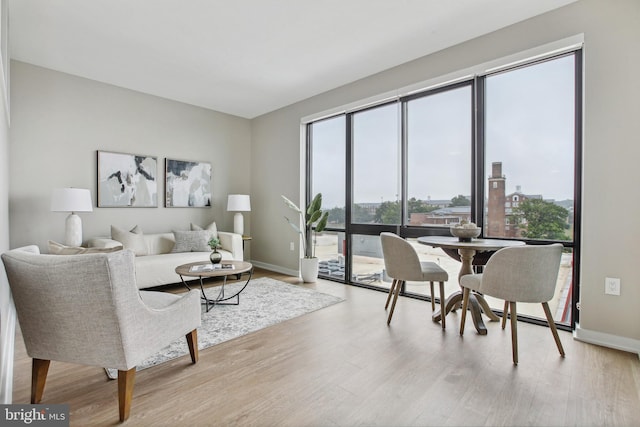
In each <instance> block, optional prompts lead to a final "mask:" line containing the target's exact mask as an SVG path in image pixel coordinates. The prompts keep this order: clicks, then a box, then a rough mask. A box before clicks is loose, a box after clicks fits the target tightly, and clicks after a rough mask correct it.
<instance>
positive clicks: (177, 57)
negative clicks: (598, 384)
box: [9, 0, 575, 118]
mask: <svg viewBox="0 0 640 427" xmlns="http://www.w3.org/2000/svg"><path fill="white" fill-rule="evenodd" d="M573 1H575V0H180V1H178V0H9V19H10V22H9V31H10V38H9V40H10V43H11V46H10V52H11V57H12V58H13V59H17V60H19V61H24V62H28V63H31V64H35V65H39V66H42V67H46V68H50V69H53V70H58V71H62V72H65V73H69V74H73V75H77V76H81V77H86V78H88V79H93V80H97V81H101V82H105V83H109V84H113V85H116V86H120V87H124V88H128V89H133V90H136V91H140V92H144V93H148V94H152V95H157V96H160V97H163V98H169V99H173V100H177V101H181V102H185V103H188V104H193V105H197V106H201V107H205V108H209V109H213V110H217V111H221V112H225V113H229V114H233V115H237V116H241V117H246V118H253V117H256V116H259V115H261V114H264V113H267V112H270V111H273V110H276V109H278V108H281V107H284V106H286V105H289V104H292V103H294V102H297V101H300V100H303V99H306V98H309V97H310V96H313V95H316V94H319V93H322V92H324V91H327V90H329V89H333V88H335V87H338V86H341V85H344V84H347V83H349V82H353V81H355V80H358V79H361V78H363V77H366V76H369V75H372V74H375V73H377V72H380V71H383V70H385V69H388V68H391V67H393V66H396V65H399V64H402V63H404V62H407V61H410V60H412V59H416V58H419V57H421V56H424V55H427V54H429V53H432V52H435V51H438V50H441V49H443V48H446V47H449V46H452V45H454V44H458V43H460V42H463V41H465V40H469V39H472V38H474V37H477V36H480V35H482V34H486V33H488V32H491V31H494V30H497V29H499V28H502V27H505V26H507V25H510V24H513V23H515V22H518V21H521V20H524V19H527V18H529V17H532V16H535V15H538V14H540V13H544V12H546V11H549V10H552V9H555V8H557V7H561V6H563V5H566V4H568V3H572V2H573Z"/></svg>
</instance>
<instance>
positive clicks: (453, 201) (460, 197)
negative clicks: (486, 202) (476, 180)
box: [449, 194, 471, 208]
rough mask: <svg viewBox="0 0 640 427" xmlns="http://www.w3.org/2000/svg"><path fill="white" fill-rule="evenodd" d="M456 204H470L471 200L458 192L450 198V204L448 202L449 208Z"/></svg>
mask: <svg viewBox="0 0 640 427" xmlns="http://www.w3.org/2000/svg"><path fill="white" fill-rule="evenodd" d="M456 206H471V200H469V199H467V198H466V197H464V196H463V195H462V194H458V195H457V196H456V197H454V198H453V199H451V204H449V207H450V208H453V207H456Z"/></svg>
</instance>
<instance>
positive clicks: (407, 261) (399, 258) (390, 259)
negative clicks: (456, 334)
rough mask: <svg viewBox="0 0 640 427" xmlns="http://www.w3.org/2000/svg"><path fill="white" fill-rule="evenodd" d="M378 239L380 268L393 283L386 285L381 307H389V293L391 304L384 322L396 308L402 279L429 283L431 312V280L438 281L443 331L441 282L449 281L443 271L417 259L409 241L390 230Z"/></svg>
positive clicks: (389, 321)
mask: <svg viewBox="0 0 640 427" xmlns="http://www.w3.org/2000/svg"><path fill="white" fill-rule="evenodd" d="M380 242H381V243H382V255H383V257H384V268H385V270H386V271H387V275H388V276H389V277H391V278H392V279H393V282H391V288H389V294H388V295H387V302H386V304H385V306H384V308H385V309H386V308H387V307H388V306H389V301H390V300H391V296H392V295H393V303H392V304H391V310H390V311H389V317H388V318H387V325H389V324H391V318H392V317H393V311H394V309H395V307H396V302H397V301H398V294H400V288H402V285H403V284H404V283H405V282H406V281H415V282H429V286H430V291H431V310H432V311H433V310H435V303H434V299H433V282H438V283H439V284H440V312H441V313H442V315H441V323H442V329H443V330H444V329H445V327H446V324H445V321H446V319H445V315H446V312H445V310H444V301H445V298H444V282H446V281H447V280H449V275H448V273H447V272H446V270H444V269H442V268H441V267H440V266H439V265H438V264H436V263H435V262H429V261H423V262H421V261H420V258H419V257H418V253H417V252H416V250H415V249H414V248H413V246H411V243H409V242H407V241H406V240H405V239H403V238H402V237H400V236H398V235H396V234H394V233H388V232H383V233H380Z"/></svg>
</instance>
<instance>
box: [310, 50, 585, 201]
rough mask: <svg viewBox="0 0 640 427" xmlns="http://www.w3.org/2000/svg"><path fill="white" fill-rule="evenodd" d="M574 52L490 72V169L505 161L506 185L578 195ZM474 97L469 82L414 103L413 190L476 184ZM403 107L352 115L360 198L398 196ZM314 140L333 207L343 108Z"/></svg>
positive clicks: (422, 192) (317, 172) (434, 195)
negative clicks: (575, 190) (473, 167)
mask: <svg viewBox="0 0 640 427" xmlns="http://www.w3.org/2000/svg"><path fill="white" fill-rule="evenodd" d="M573 61H574V59H573V56H566V57H562V58H560V59H555V60H552V61H546V62H543V63H540V64H536V65H533V66H529V67H524V68H520V69H517V70H512V71H509V72H504V73H500V74H495V75H490V76H488V77H487V79H486V92H485V93H486V103H485V105H486V111H485V117H486V120H485V123H486V128H485V140H486V152H485V156H486V160H485V173H486V174H487V177H488V174H490V173H491V163H492V162H502V173H503V174H504V175H505V177H506V191H507V194H508V193H511V192H514V191H516V186H520V187H521V191H522V192H523V193H525V194H540V195H542V196H543V197H544V198H545V199H555V200H564V199H573V186H574V166H573V162H574V129H573V126H574V84H573V73H574V62H573ZM471 98H472V92H471V88H470V86H465V87H460V88H457V89H453V90H449V91H446V92H440V93H437V94H434V95H430V96H427V97H423V98H418V99H414V100H412V101H410V102H409V103H408V108H407V111H408V113H407V135H408V137H407V138H408V148H407V150H408V152H407V164H408V166H407V168H408V170H407V176H408V179H407V181H408V184H407V189H408V194H409V197H416V198H418V199H423V200H424V199H428V198H430V199H432V200H443V199H444V200H450V199H451V198H452V197H455V196H456V195H458V194H463V195H470V194H471V188H470V187H471V185H470V183H471V143H472V140H471V135H472V120H471V109H472V104H471ZM399 108H400V107H399V105H398V104H392V105H385V106H381V107H377V108H373V109H368V110H364V111H362V112H358V113H355V114H354V115H353V144H354V150H353V180H354V201H355V202H356V203H366V202H381V201H393V200H396V199H397V197H398V195H399V193H400V178H399V175H400V155H401V154H400V145H401V144H400V142H399V141H400V138H401V136H400V124H399V123H400V121H401V116H400V111H399ZM312 141H313V165H314V167H313V188H314V193H316V192H322V193H323V206H324V207H325V208H332V207H336V206H343V205H344V185H345V166H344V165H345V120H344V117H337V118H333V119H329V120H325V121H322V122H318V123H316V124H314V126H313V135H312ZM485 179H486V177H485Z"/></svg>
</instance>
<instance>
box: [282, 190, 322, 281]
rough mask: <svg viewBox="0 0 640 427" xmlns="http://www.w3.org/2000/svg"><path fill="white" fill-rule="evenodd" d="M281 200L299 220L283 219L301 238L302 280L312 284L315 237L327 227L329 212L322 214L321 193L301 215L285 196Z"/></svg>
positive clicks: (315, 276)
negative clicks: (308, 233) (308, 240)
mask: <svg viewBox="0 0 640 427" xmlns="http://www.w3.org/2000/svg"><path fill="white" fill-rule="evenodd" d="M282 199H283V200H284V203H285V204H286V205H287V206H288V207H289V208H291V209H293V210H294V211H296V212H297V213H298V216H299V219H298V221H296V222H294V221H292V220H290V219H289V218H287V217H286V216H285V217H284V218H285V219H286V220H287V222H288V223H289V225H290V226H291V227H292V228H293V229H294V230H295V231H297V232H298V234H299V235H300V237H301V238H302V252H303V253H304V258H302V259H301V260H300V270H301V274H302V280H303V281H305V282H308V283H313V282H315V281H316V280H317V279H318V258H316V239H315V237H316V234H317V233H322V232H323V231H324V229H325V228H326V226H327V217H328V216H329V212H322V193H318V194H316V196H315V197H314V198H313V200H312V201H311V203H310V204H309V207H308V208H307V211H306V213H303V212H302V210H301V209H300V208H299V207H298V206H297V205H296V204H295V203H293V202H292V201H291V200H289V199H287V198H286V197H285V196H282ZM313 224H315V230H314V229H313ZM308 228H311V232H312V233H314V234H313V236H312V237H313V242H312V243H313V244H312V245H311V247H310V248H309V247H308V246H307V229H308Z"/></svg>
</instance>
